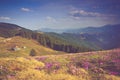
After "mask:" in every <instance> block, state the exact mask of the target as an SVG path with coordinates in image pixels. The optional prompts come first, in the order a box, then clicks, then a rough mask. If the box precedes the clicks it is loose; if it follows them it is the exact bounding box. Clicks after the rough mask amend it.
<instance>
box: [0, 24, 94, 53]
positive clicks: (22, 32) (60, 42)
mask: <svg viewBox="0 0 120 80" xmlns="http://www.w3.org/2000/svg"><path fill="white" fill-rule="evenodd" d="M55 34H56V33H55ZM56 35H60V34H56ZM56 35H51V34H49V33H44V32H36V31H32V30H29V29H25V28H22V27H20V26H18V25H15V24H10V23H0V36H1V37H5V38H9V37H14V36H21V37H24V38H27V39H34V40H36V41H38V42H39V43H40V44H41V45H43V46H45V47H49V48H52V49H54V50H58V51H65V52H69V53H75V52H85V51H91V50H94V49H92V48H91V47H88V46H83V45H77V44H76V43H74V42H71V41H68V40H67V39H66V38H63V37H60V36H61V35H60V36H56Z"/></svg>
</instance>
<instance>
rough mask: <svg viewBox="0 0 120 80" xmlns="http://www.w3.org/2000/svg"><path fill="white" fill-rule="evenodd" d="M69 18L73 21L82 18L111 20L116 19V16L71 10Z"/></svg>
mask: <svg viewBox="0 0 120 80" xmlns="http://www.w3.org/2000/svg"><path fill="white" fill-rule="evenodd" d="M70 16H71V17H72V18H74V19H80V18H82V17H89V18H90V17H91V18H93V17H98V18H101V19H103V18H107V19H111V18H114V17H116V15H112V14H102V13H98V12H88V11H85V10H77V9H75V10H72V11H71V12H70Z"/></svg>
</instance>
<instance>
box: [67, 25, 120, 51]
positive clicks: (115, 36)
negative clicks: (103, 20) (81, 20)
mask: <svg viewBox="0 0 120 80" xmlns="http://www.w3.org/2000/svg"><path fill="white" fill-rule="evenodd" d="M66 33H69V34H72V35H74V36H75V35H78V36H77V37H78V38H77V37H76V38H77V40H81V39H80V38H82V37H84V41H88V42H90V43H93V44H94V45H96V46H99V47H101V48H102V49H113V48H118V47H120V43H119V41H120V34H119V33H120V24H117V25H105V26H102V27H88V28H84V29H77V30H71V31H70V30H69V31H67V32H66ZM81 36H82V37H81Z"/></svg>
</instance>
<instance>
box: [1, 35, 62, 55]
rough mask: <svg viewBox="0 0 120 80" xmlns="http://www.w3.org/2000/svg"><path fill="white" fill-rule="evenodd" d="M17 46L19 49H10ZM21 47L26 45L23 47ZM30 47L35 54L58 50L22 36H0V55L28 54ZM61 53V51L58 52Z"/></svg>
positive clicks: (52, 52)
mask: <svg viewBox="0 0 120 80" xmlns="http://www.w3.org/2000/svg"><path fill="white" fill-rule="evenodd" d="M15 46H18V47H19V48H20V50H18V51H13V50H11V49H12V48H14V47H15ZM23 47H26V48H25V49H24V48H23ZM31 49H34V50H35V51H36V52H37V55H47V54H57V53H58V51H55V50H52V49H49V48H46V47H44V46H42V45H40V44H39V43H38V42H36V41H34V40H32V39H31V40H30V39H25V38H22V37H18V36H17V37H12V38H2V37H0V57H3V56H4V57H10V56H11V57H14V56H28V55H29V53H30V51H31ZM60 53H63V52H60Z"/></svg>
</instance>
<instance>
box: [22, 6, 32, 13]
mask: <svg viewBox="0 0 120 80" xmlns="http://www.w3.org/2000/svg"><path fill="white" fill-rule="evenodd" d="M21 11H24V12H30V11H31V10H30V9H29V8H24V7H23V8H21Z"/></svg>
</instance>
